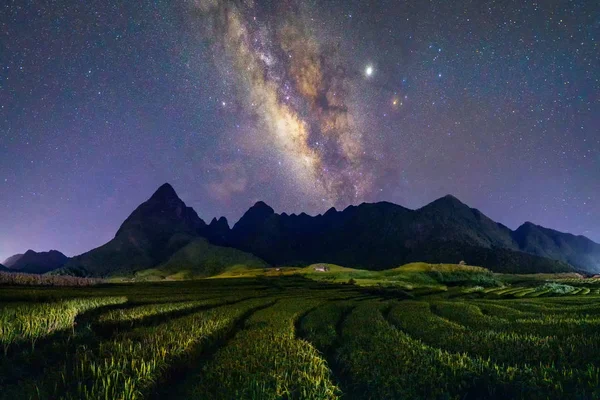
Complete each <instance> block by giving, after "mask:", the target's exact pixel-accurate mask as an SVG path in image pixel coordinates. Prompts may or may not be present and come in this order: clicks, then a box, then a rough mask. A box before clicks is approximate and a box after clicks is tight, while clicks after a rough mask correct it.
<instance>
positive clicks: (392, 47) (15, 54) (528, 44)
mask: <svg viewBox="0 0 600 400" xmlns="http://www.w3.org/2000/svg"><path fill="white" fill-rule="evenodd" d="M36 3H39V4H36ZM172 3H173V2H168V1H156V2H131V1H114V2H106V1H99V0H92V1H89V2H88V1H86V2H76V1H64V2H52V3H44V4H42V3H41V2H33V3H32V2H29V3H28V4H22V2H11V3H10V4H9V5H8V6H7V7H5V8H4V9H3V11H2V13H1V16H0V34H1V40H0V260H3V259H4V258H6V257H8V256H10V255H12V254H14V253H17V252H23V251H25V250H27V249H29V248H32V249H34V250H37V251H42V250H49V249H57V250H60V251H63V252H64V253H65V254H67V255H69V256H72V255H76V254H79V253H82V252H84V251H87V250H89V249H91V248H93V247H96V246H99V245H101V244H103V243H105V242H106V241H108V240H109V239H110V238H112V236H113V235H114V233H115V232H116V230H117V229H118V227H119V225H120V224H121V222H122V221H123V220H124V219H125V218H126V217H127V216H128V215H129V213H130V212H131V211H133V209H134V208H135V207H136V206H137V205H138V204H139V203H141V202H142V201H144V200H146V199H147V198H148V197H149V196H150V195H151V194H152V193H153V191H154V190H155V189H156V188H158V186H159V185H160V184H162V183H164V182H170V183H171V184H172V185H173V186H174V188H175V189H176V191H177V192H178V194H179V195H180V197H181V198H182V199H183V200H184V201H185V202H186V203H187V204H188V205H190V206H192V207H194V209H195V210H196V211H197V212H198V214H199V215H200V216H201V217H202V218H203V219H205V220H210V219H211V218H212V217H213V216H221V215H225V216H226V217H227V218H228V219H229V220H230V223H231V222H232V221H235V220H237V218H239V217H240V216H241V214H242V213H243V212H244V211H245V210H246V209H247V208H248V207H249V206H250V205H252V204H253V203H254V202H255V201H257V200H263V201H265V202H267V203H268V204H270V205H271V206H272V207H274V208H275V210H276V211H278V212H283V211H285V212H300V211H306V212H308V213H311V214H315V213H319V212H324V211H325V210H327V209H328V208H329V207H331V206H336V207H337V208H338V209H340V208H344V207H345V206H347V205H348V204H358V203H361V202H363V201H379V200H386V201H391V202H394V203H398V204H401V205H404V206H407V207H410V208H417V207H420V206H422V205H424V204H426V203H428V202H430V201H432V200H434V199H436V198H438V197H441V196H443V195H445V194H447V193H451V194H453V195H455V196H456V197H458V198H459V199H461V200H462V201H463V202H465V203H467V204H469V205H470V206H472V207H475V208H478V209H480V210H481V211H482V212H483V213H485V214H486V215H488V216H489V217H491V218H493V219H494V220H497V221H499V222H502V223H504V224H506V225H507V226H509V227H511V228H513V229H514V228H516V227H517V226H518V225H520V224H521V223H522V222H524V221H532V222H534V223H537V224H541V225H544V226H546V227H549V228H553V229H558V230H562V231H567V232H572V233H576V234H583V235H586V236H588V237H590V238H591V239H593V240H595V241H597V242H600V201H599V199H598V197H599V195H600V99H599V97H598V94H599V93H600V46H599V42H600V34H599V33H600V22H599V21H598V19H597V18H595V16H597V15H598V12H599V5H598V4H597V2H593V1H580V2H569V1H555V2H551V4H546V3H549V2H540V3H537V4H535V3H531V4H524V3H523V2H521V1H502V2H497V3H495V5H493V6H490V4H491V3H489V2H481V4H479V3H477V2H467V1H464V2H463V1H459V2H451V3H448V2H444V1H439V0H434V1H431V2H406V3H400V5H399V4H398V2H392V1H378V2H365V1H359V0H344V1H341V0H332V1H328V2H319V4H320V5H316V4H313V2H302V4H301V2H298V1H294V0H289V1H286V2H283V1H279V2H269V1H257V2H256V6H254V7H246V8H240V7H239V6H232V7H231V8H230V9H229V11H228V12H230V13H231V18H230V21H235V24H231V23H230V24H227V23H225V22H223V21H219V20H211V21H209V17H208V16H207V15H208V13H207V7H208V6H207V4H208V3H207V2H205V1H204V0H198V1H195V2H180V3H179V5H176V6H174V5H173V4H172ZM192 3H193V4H192ZM205 3H206V4H205ZM315 3H316V2H315ZM408 3H412V4H408ZM232 4H233V3H232ZM209 22H210V23H209ZM207 26H210V27H212V29H207V28H206V27H207ZM236 38H239V40H236Z"/></svg>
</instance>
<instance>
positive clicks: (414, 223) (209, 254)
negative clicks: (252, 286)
mask: <svg viewBox="0 0 600 400" xmlns="http://www.w3.org/2000/svg"><path fill="white" fill-rule="evenodd" d="M19 260H20V259H19ZM461 260H464V261H465V262H467V263H468V264H471V265H481V266H484V267H487V268H489V269H491V270H494V271H498V272H510V273H535V272H567V271H581V272H588V273H597V272H600V245H599V244H597V243H594V242H593V241H591V240H590V239H587V238H585V237H583V236H575V235H571V234H567V233H562V232H558V231H554V230H551V229H547V228H544V227H541V226H537V225H534V224H532V223H530V222H527V223H525V224H523V225H522V226H520V227H519V228H518V229H517V230H515V231H512V230H511V229H509V228H508V227H506V226H504V225H502V224H499V223H497V222H494V221H493V220H491V219H490V218H488V217H487V216H485V215H484V214H483V213H481V212H480V211H478V210H476V209H474V208H470V207H469V206H467V205H466V204H464V203H462V202H461V201H460V200H458V199H457V198H455V197H453V196H450V195H448V196H444V197H442V198H440V199H438V200H436V201H434V202H432V203H430V204H428V205H426V206H424V207H422V208H420V209H417V210H411V209H408V208H405V207H402V206H399V205H396V204H392V203H388V202H379V203H371V204H369V203H363V204H360V205H358V206H349V207H347V208H345V209H344V210H342V211H338V210H336V209H335V208H331V209H329V210H328V211H327V212H325V213H324V214H322V215H321V214H320V215H317V216H309V215H307V214H305V213H301V214H299V215H295V214H291V215H288V214H286V213H282V214H278V213H275V211H274V210H273V209H272V208H271V207H269V206H268V205H267V204H265V203H264V202H257V203H256V204H254V205H253V206H252V207H251V208H250V209H249V210H248V211H247V212H246V213H245V214H244V215H243V216H242V218H240V220H239V221H238V222H237V223H236V224H235V225H234V226H233V227H231V228H230V226H229V224H228V222H227V220H226V219H225V218H223V217H221V218H220V219H216V218H215V219H213V220H212V221H211V222H210V224H206V223H205V222H204V221H203V220H202V219H201V218H200V217H199V216H198V215H197V214H196V212H195V211H194V210H193V209H192V208H190V207H188V206H187V205H186V204H185V203H184V202H183V201H182V200H181V199H180V198H179V197H178V196H177V193H176V192H175V190H174V189H173V187H172V186H171V185H169V184H164V185H162V186H161V187H160V188H159V189H158V190H157V191H156V192H155V193H154V194H153V195H152V196H151V197H150V198H149V199H148V200H147V201H146V202H144V203H142V204H141V205H140V206H139V207H138V208H137V209H136V210H134V211H133V213H132V214H131V215H130V216H129V217H128V218H127V219H126V220H125V221H124V222H123V224H122V225H121V227H120V228H119V229H118V231H117V233H116V235H115V237H114V238H113V239H112V240H110V241H109V242H108V243H106V244H104V245H102V246H100V247H98V248H96V249H93V250H91V251H89V252H87V253H84V254H81V255H79V256H76V257H73V258H72V259H69V260H67V262H66V263H65V265H64V266H63V267H62V268H59V269H57V270H56V271H55V272H54V273H62V274H72V275H79V276H100V277H107V276H135V275H137V276H155V277H162V278H165V277H170V276H174V275H178V274H179V275H178V276H179V277H192V276H207V275H212V274H215V273H218V272H219V271H221V270H223V269H224V268H227V267H230V266H235V265H244V266H249V267H265V266H283V265H287V266H298V265H307V264H312V263H316V262H327V263H334V264H340V265H344V266H346V267H353V268H362V269H370V270H382V269H388V268H393V267H397V266H398V265H401V264H405V263H408V262H413V261H425V262H430V263H438V262H440V263H441V262H446V263H458V262H459V261H461Z"/></svg>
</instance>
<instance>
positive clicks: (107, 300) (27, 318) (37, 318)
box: [0, 297, 127, 355]
mask: <svg viewBox="0 0 600 400" xmlns="http://www.w3.org/2000/svg"><path fill="white" fill-rule="evenodd" d="M126 301H127V299H126V298H125V297H97V298H83V299H73V300H65V301H60V302H56V303H40V304H21V305H18V306H14V307H5V308H3V309H2V310H1V312H0V343H2V345H3V347H4V354H5V355H6V352H7V351H8V347H9V346H10V345H11V344H13V343H19V342H24V341H29V342H31V343H32V345H34V344H35V341H36V340H37V339H39V338H42V337H44V336H47V335H50V334H52V333H53V332H56V331H59V330H64V329H70V328H72V327H73V324H74V322H75V317H76V316H77V315H79V314H80V313H83V312H85V311H87V310H91V309H94V308H98V307H102V306H107V305H113V304H122V303H125V302H126Z"/></svg>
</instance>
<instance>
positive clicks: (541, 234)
mask: <svg viewBox="0 0 600 400" xmlns="http://www.w3.org/2000/svg"><path fill="white" fill-rule="evenodd" d="M513 238H514V240H515V241H516V242H517V243H518V245H519V248H520V249H521V250H522V251H525V252H527V253H531V254H535V255H538V256H541V257H547V258H552V259H555V260H560V261H563V262H566V263H569V264H571V265H573V266H575V267H577V268H580V269H583V270H587V271H590V272H600V244H598V243H594V242H593V241H591V240H590V239H588V238H586V237H585V236H575V235H572V234H569V233H562V232H559V231H555V230H553V229H548V228H544V227H543V226H539V225H535V224H533V223H531V222H526V223H524V224H523V225H521V226H520V227H519V228H517V230H516V231H515V232H514V233H513Z"/></svg>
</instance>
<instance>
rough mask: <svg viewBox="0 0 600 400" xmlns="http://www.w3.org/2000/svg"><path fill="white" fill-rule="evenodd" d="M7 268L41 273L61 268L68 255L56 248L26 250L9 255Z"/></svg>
mask: <svg viewBox="0 0 600 400" xmlns="http://www.w3.org/2000/svg"><path fill="white" fill-rule="evenodd" d="M8 260H9V261H10V263H9V266H8V267H9V268H10V270H12V271H17V272H24V273H30V274H43V273H46V272H49V271H54V270H55V269H58V268H61V267H62V266H63V265H65V263H66V262H67V261H68V260H69V257H67V256H65V255H64V254H63V253H61V252H60V251H57V250H50V251H42V252H35V251H33V250H27V251H26V252H25V254H20V255H19V254H16V255H14V256H12V257H9V258H8Z"/></svg>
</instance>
